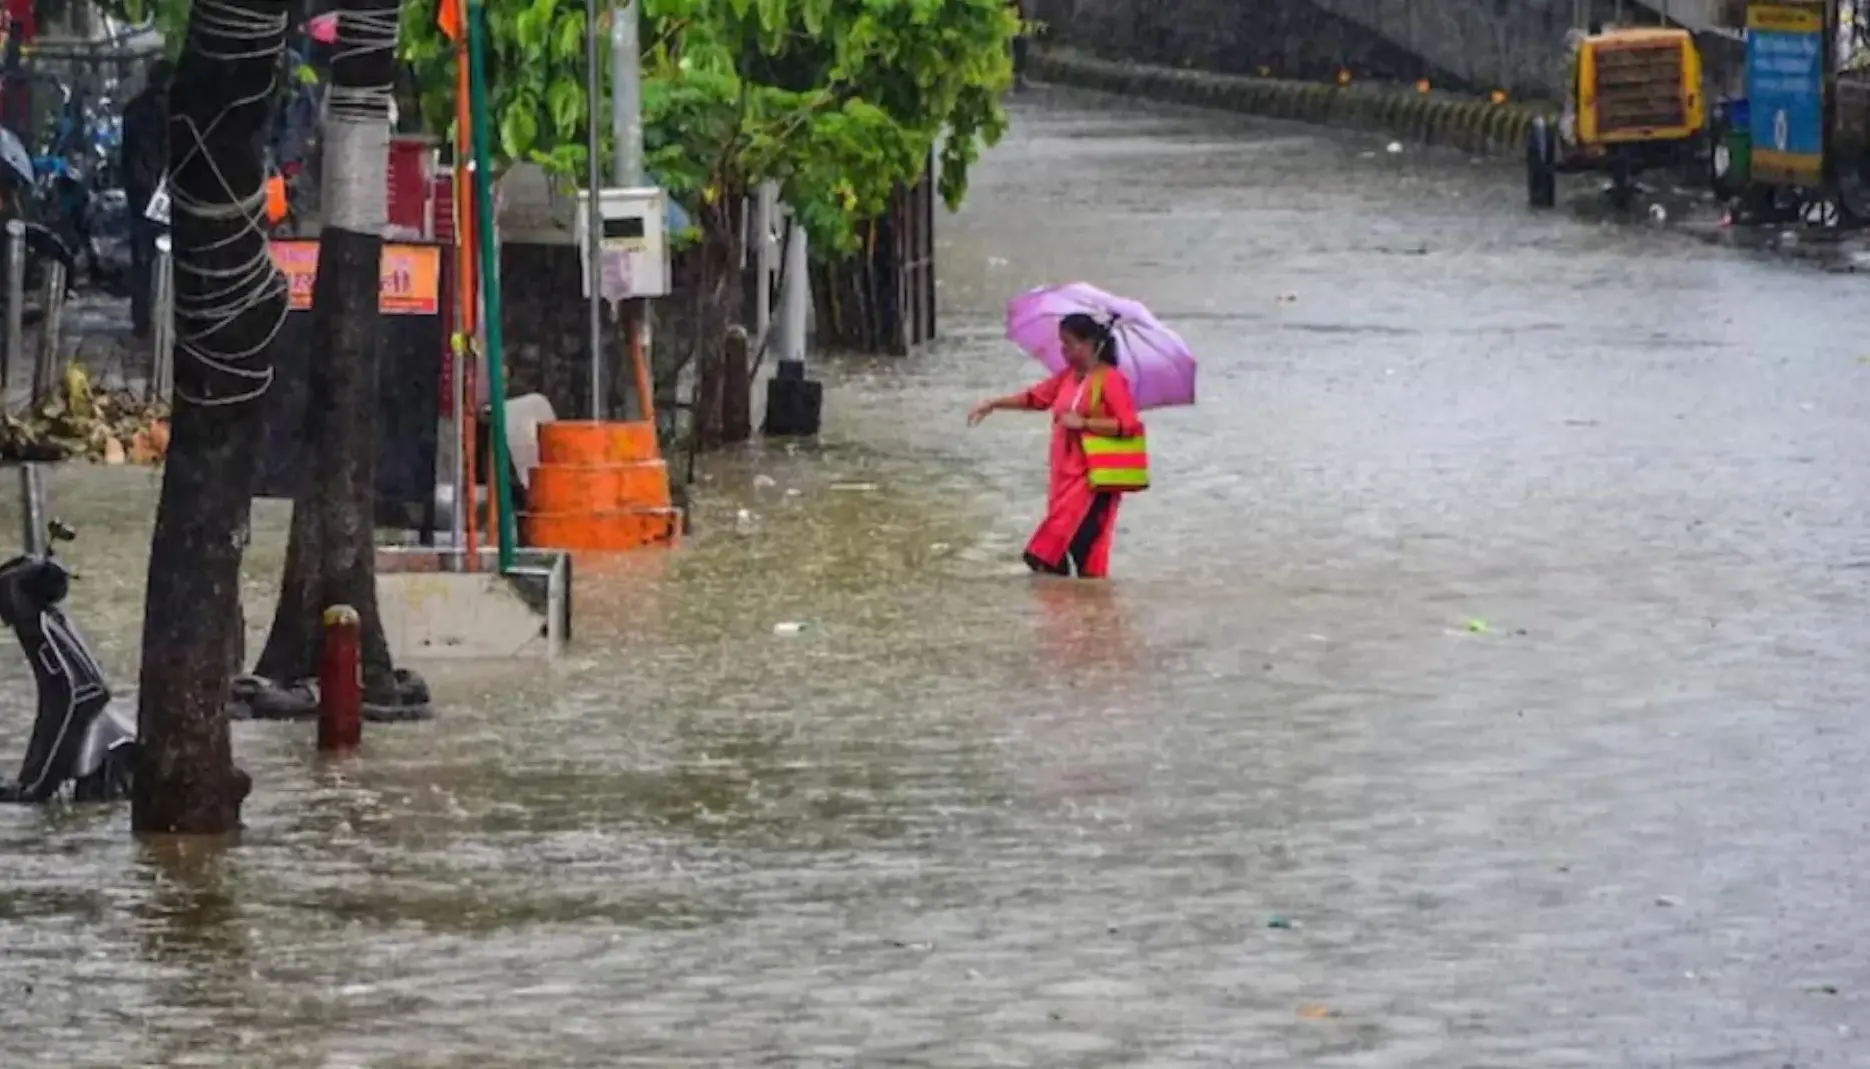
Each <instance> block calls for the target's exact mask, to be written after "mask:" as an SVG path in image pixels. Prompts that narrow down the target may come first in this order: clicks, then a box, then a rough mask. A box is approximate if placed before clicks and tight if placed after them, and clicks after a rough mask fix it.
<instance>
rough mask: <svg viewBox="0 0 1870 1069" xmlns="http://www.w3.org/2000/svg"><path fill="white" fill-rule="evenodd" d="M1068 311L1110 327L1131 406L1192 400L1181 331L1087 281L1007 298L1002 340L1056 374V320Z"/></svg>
mask: <svg viewBox="0 0 1870 1069" xmlns="http://www.w3.org/2000/svg"><path fill="white" fill-rule="evenodd" d="M1074 312H1083V313H1085V314H1086V315H1089V316H1091V317H1092V318H1094V319H1096V320H1097V321H1098V322H1099V323H1103V324H1106V325H1107V326H1109V327H1110V333H1111V338H1112V341H1113V344H1114V345H1115V346H1116V350H1117V368H1118V370H1120V371H1122V372H1123V377H1124V378H1126V379H1129V380H1130V392H1131V394H1133V395H1134V396H1135V398H1136V407H1137V408H1139V409H1141V408H1164V407H1166V406H1169V405H1192V404H1194V403H1195V356H1194V354H1193V353H1191V352H1189V351H1188V343H1187V342H1185V341H1183V340H1182V337H1181V335H1179V334H1177V333H1175V332H1174V331H1173V330H1170V329H1169V328H1168V327H1165V326H1163V325H1162V324H1161V323H1158V322H1156V317H1155V316H1153V315H1151V314H1150V311H1149V309H1147V308H1145V307H1143V306H1142V305H1141V304H1138V303H1137V302H1135V301H1131V300H1125V299H1124V298H1122V297H1113V296H1111V295H1110V294H1108V293H1105V292H1104V291H1103V290H1100V289H1098V288H1097V287H1096V286H1092V285H1090V284H1088V283H1084V282H1067V283H1064V284H1062V285H1057V286H1041V287H1040V288H1038V289H1036V290H1029V291H1028V292H1026V293H1022V294H1020V295H1019V296H1017V297H1015V298H1013V300H1012V301H1011V302H1009V303H1008V304H1007V306H1006V337H1007V340H1008V341H1010V342H1012V343H1013V344H1015V345H1017V346H1019V347H1020V348H1021V349H1023V350H1025V352H1026V355H1028V356H1031V357H1033V358H1034V359H1036V360H1038V361H1039V362H1040V363H1041V364H1044V365H1045V366H1046V368H1047V369H1049V370H1050V371H1051V372H1052V373H1053V374H1057V373H1058V372H1060V371H1063V370H1065V353H1064V350H1063V349H1062V348H1060V346H1059V342H1058V323H1059V320H1061V319H1064V318H1065V317H1066V316H1068V315H1071V314H1072V313H1074Z"/></svg>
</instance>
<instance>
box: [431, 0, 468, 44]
mask: <svg viewBox="0 0 1870 1069" xmlns="http://www.w3.org/2000/svg"><path fill="white" fill-rule="evenodd" d="M464 6H466V5H465V4H464V3H463V2H462V0H440V2H439V3H437V4H436V5H435V25H437V26H439V27H441V31H442V33H443V34H444V35H446V36H447V38H448V39H449V40H450V41H454V42H456V43H459V42H460V41H461V35H462V32H463V29H464V28H465V27H466V25H467V22H466V19H465V17H464V16H465V12H463V11H462V10H461V9H462V8H463V7H464Z"/></svg>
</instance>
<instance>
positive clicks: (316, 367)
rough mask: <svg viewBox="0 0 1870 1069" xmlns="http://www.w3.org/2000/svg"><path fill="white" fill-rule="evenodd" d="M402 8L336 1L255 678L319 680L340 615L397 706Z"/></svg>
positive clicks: (384, 0)
mask: <svg viewBox="0 0 1870 1069" xmlns="http://www.w3.org/2000/svg"><path fill="white" fill-rule="evenodd" d="M396 12H397V4H396V0H341V2H340V4H339V5H338V42H337V49H336V53H337V55H336V58H335V59H334V60H333V61H332V65H331V90H332V100H331V103H330V104H329V105H328V110H327V114H326V118H325V124H324V145H325V168H324V176H325V189H324V191H323V195H322V198H321V199H322V201H323V204H324V226H323V228H322V230H321V232H320V236H319V246H318V280H317V282H316V283H315V286H314V289H313V291H312V337H313V338H314V339H315V340H314V343H313V351H314V352H315V353H317V354H318V357H317V359H314V360H313V361H312V362H311V367H310V375H309V378H308V387H307V396H306V420H305V436H306V443H307V446H308V449H307V453H308V455H309V456H310V457H311V465H312V471H311V478H310V479H309V480H308V481H307V483H306V485H305V488H304V489H303V490H302V491H301V492H300V494H299V497H298V498H297V500H295V501H294V502H293V504H292V536H291V542H290V543H289V545H288V547H287V550H286V572H285V578H284V580H283V581H282V583H281V587H280V596H279V604H278V607H277V609H276V611H275V612H274V614H273V626H272V630H271V632H270V633H269V634H268V636H267V640H266V648H265V650H264V651H263V652H262V653H261V654H260V662H259V665H258V667H257V669H256V672H255V674H257V675H259V676H261V677H263V678H265V679H267V680H270V681H272V682H275V683H279V684H292V683H297V682H299V681H301V680H304V679H307V678H309V677H311V676H315V675H316V674H317V672H318V661H319V657H320V656H321V654H322V652H323V647H324V630H323V628H322V627H321V626H320V618H321V616H322V615H323V613H324V610H325V609H327V608H329V607H330V606H333V605H349V606H350V607H351V608H353V609H356V610H357V613H358V616H359V617H360V619H361V621H362V625H363V632H362V635H363V659H364V694H365V698H366V700H367V701H369V702H370V703H371V704H374V705H394V704H398V696H397V686H396V678H395V672H394V667H393V665H392V663H391V658H390V648H389V642H388V641H387V640H386V639H385V637H384V634H383V618H382V615H381V614H380V613H379V612H378V609H377V578H376V508H375V504H376V457H377V396H376V391H377V364H378V362H379V360H380V359H381V353H382V339H383V317H382V314H381V312H380V311H379V309H378V295H379V287H380V284H381V283H380V279H381V263H382V257H383V229H384V226H385V225H386V223H387V221H388V205H387V202H386V198H387V193H386V187H385V185H384V181H383V175H384V173H385V171H386V169H387V168H388V166H389V135H390V123H389V105H390V89H391V83H392V80H393V78H394V66H395V48H396V25H397V24H396Z"/></svg>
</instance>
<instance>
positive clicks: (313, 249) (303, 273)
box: [272, 241, 442, 316]
mask: <svg viewBox="0 0 1870 1069" xmlns="http://www.w3.org/2000/svg"><path fill="white" fill-rule="evenodd" d="M272 250H273V264H274V265H275V266H277V267H278V268H279V270H280V273H281V274H283V275H285V276H286V283H287V285H288V287H289V288H290V293H291V295H292V296H291V305H290V307H291V309H292V310H293V311H295V312H304V311H308V310H310V308H311V307H312V284H313V283H314V282H315V281H316V280H317V278H318V242H316V241H275V242H273V243H272ZM441 266H442V251H441V248H440V247H439V246H435V245H389V244H386V245H384V246H383V268H382V290H381V296H379V297H378V300H377V307H378V309H379V310H381V311H382V313H383V314H384V315H422V316H432V315H439V314H441V307H442V305H441Z"/></svg>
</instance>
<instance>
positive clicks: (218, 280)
mask: <svg viewBox="0 0 1870 1069" xmlns="http://www.w3.org/2000/svg"><path fill="white" fill-rule="evenodd" d="M286 12H287V5H286V4H285V3H283V2H277V0H274V2H269V0H223V4H222V6H221V7H219V8H211V9H209V10H208V11H207V12H206V13H205V16H204V11H203V10H202V9H201V8H196V9H195V10H194V11H193V12H192V13H191V14H190V16H189V24H188V36H187V39H186V41H185V42H184V44H183V46H182V54H181V57H180V60H179V62H178V64H177V68H176V73H175V81H174V88H173V90H172V92H171V93H170V98H169V99H170V108H171V112H170V121H169V174H170V178H169V182H170V190H171V194H172V209H171V210H172V212H173V218H174V234H173V240H174V265H175V337H176V346H175V351H176V361H175V365H176V366H175V398H174V416H173V421H172V424H171V439H170V447H169V454H168V459H167V463H166V464H165V465H164V468H163V476H162V495H161V498H160V500H159V503H158V505H157V509H156V531H155V535H154V537H152V538H151V540H150V546H149V591H148V595H147V598H146V600H145V602H144V616H143V666H142V679H141V684H142V687H141V695H140V699H141V705H140V708H139V711H138V726H139V730H140V733H141V739H142V744H141V746H140V747H139V748H138V753H137V761H136V773H135V788H134V795H133V801H132V808H131V825H132V826H133V827H134V828H135V829H136V830H137V831H138V832H159V833H181V834H194V835H220V834H226V833H228V832H231V831H234V830H235V829H237V828H238V827H239V826H240V806H241V802H242V801H243V800H244V799H245V798H246V795H247V790H248V788H249V787H250V785H251V784H250V781H249V780H248V779H247V776H246V774H245V773H243V772H241V771H240V770H239V769H238V768H236V767H234V760H233V746H232V744H231V742H230V741H229V739H228V733H227V698H228V680H229V679H230V678H231V677H232V675H233V674H234V673H235V672H236V671H238V670H239V661H238V660H237V658H238V655H239V650H240V648H241V640H242V630H243V624H242V617H241V612H240V561H241V556H242V554H243V553H244V552H245V550H246V545H247V540H248V536H249V527H248V524H249V520H250V517H251V507H250V506H251V496H250V491H251V487H252V486H253V480H254V473H255V467H256V464H257V461H258V459H259V455H260V438H261V407H262V406H261V399H262V398H263V397H264V396H265V393H266V388H267V386H268V385H269V384H270V383H271V381H272V374H273V372H272V360H271V355H270V347H271V342H272V337H273V335H274V334H275V333H277V332H278V329H279V325H280V324H281V323H282V322H283V321H284V320H285V316H286V288H285V280H284V279H283V278H282V277H281V276H280V274H279V272H278V271H277V270H275V269H274V268H273V265H272V262H271V260H270V259H268V257H267V249H266V235H265V233H264V232H263V231H262V230H261V229H260V228H259V227H258V226H255V225H254V224H253V222H252V220H253V218H254V217H255V216H257V215H259V213H260V203H261V200H262V199H263V196H264V194H263V191H262V179H263V174H262V171H261V160H260V132H261V129H262V127H263V126H264V124H265V122H266V120H267V115H268V108H269V106H270V104H271V102H272V87H273V76H274V72H275V70H276V69H277V61H278V57H279V53H280V51H281V49H282V48H283V47H284V44H285V35H286V22H287V13H286Z"/></svg>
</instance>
